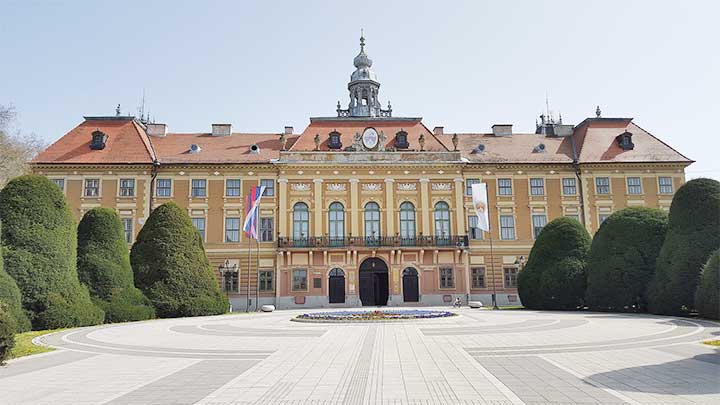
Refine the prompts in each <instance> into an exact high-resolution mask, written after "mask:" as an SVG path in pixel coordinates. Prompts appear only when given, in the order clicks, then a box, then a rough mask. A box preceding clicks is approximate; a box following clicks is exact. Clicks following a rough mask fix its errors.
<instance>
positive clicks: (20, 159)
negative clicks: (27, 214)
mask: <svg viewBox="0 0 720 405" xmlns="http://www.w3.org/2000/svg"><path fill="white" fill-rule="evenodd" d="M15 114H16V113H15V109H14V108H13V107H12V106H4V105H0V188H3V187H4V186H5V184H6V183H7V182H8V181H9V180H10V179H12V178H14V177H17V176H20V175H22V174H25V173H27V172H28V171H29V169H30V166H29V162H30V160H31V159H32V158H33V157H34V156H35V155H37V153H38V152H40V151H41V150H42V149H43V147H44V143H43V142H42V141H41V140H40V139H39V138H38V137H37V136H36V135H35V134H32V133H31V134H23V133H22V132H20V131H15V133H14V134H11V133H10V124H11V123H13V121H14V120H15Z"/></svg>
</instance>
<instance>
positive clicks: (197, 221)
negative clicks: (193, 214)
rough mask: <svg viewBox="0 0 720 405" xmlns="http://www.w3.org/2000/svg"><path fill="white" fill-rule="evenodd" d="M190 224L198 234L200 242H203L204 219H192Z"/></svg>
mask: <svg viewBox="0 0 720 405" xmlns="http://www.w3.org/2000/svg"><path fill="white" fill-rule="evenodd" d="M192 224H193V226H194V227H195V228H196V229H197V230H198V232H200V236H202V240H203V241H205V218H192Z"/></svg>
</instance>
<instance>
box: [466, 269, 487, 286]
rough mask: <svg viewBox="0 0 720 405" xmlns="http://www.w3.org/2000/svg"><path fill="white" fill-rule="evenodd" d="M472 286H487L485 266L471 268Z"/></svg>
mask: <svg viewBox="0 0 720 405" xmlns="http://www.w3.org/2000/svg"><path fill="white" fill-rule="evenodd" d="M470 277H471V278H472V288H485V267H473V268H472V269H470Z"/></svg>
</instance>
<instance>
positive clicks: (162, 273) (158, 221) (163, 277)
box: [130, 202, 228, 317]
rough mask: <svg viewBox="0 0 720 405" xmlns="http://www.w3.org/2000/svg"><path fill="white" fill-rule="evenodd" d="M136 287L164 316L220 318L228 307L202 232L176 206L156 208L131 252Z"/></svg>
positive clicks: (168, 204) (159, 314) (160, 314)
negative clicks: (211, 316)
mask: <svg viewBox="0 0 720 405" xmlns="http://www.w3.org/2000/svg"><path fill="white" fill-rule="evenodd" d="M130 261H131V263H132V268H133V272H134V274H135V285H136V286H137V287H138V288H140V289H141V290H142V291H143V292H144V293H145V295H146V296H147V297H148V298H149V299H150V301H151V302H152V304H153V306H154V307H155V311H156V313H157V315H158V316H160V317H181V316H200V315H217V314H222V313H225V311H226V310H227V308H228V301H227V298H226V297H225V296H224V295H223V294H222V292H220V287H219V286H218V284H217V281H216V280H215V275H214V273H213V270H212V267H211V266H210V261H209V260H208V258H207V256H206V255H205V249H204V248H203V244H202V240H201V239H200V234H199V233H198V232H197V230H196V229H195V227H194V226H193V225H192V222H191V220H190V217H189V216H188V214H187V212H186V211H184V210H183V209H181V208H180V207H178V206H177V205H176V204H175V203H174V202H168V203H165V204H163V205H161V206H159V207H157V208H156V209H155V210H154V211H153V212H152V214H150V217H149V218H148V219H147V222H146V223H145V226H143V228H142V229H141V230H140V233H139V234H138V236H137V240H136V241H135V244H134V245H133V247H132V250H131V253H130Z"/></svg>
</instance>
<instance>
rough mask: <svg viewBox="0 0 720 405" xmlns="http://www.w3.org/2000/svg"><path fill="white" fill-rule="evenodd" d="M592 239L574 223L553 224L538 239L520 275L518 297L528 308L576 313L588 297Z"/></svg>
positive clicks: (562, 221)
mask: <svg viewBox="0 0 720 405" xmlns="http://www.w3.org/2000/svg"><path fill="white" fill-rule="evenodd" d="M589 249H590V235H589V234H588V233H587V231H586V230H585V227H583V225H582V224H581V223H580V222H578V221H577V220H575V219H571V218H566V217H561V218H557V219H555V220H553V221H551V222H550V223H549V224H547V225H546V226H545V228H543V230H542V231H541V232H540V235H538V237H537V240H535V244H534V245H533V247H532V250H531V251H530V256H529V257H528V261H527V264H526V265H525V267H524V268H523V269H522V270H521V271H520V274H519V275H518V294H519V295H520V300H521V301H522V304H523V305H524V306H525V307H526V308H530V309H577V308H578V307H580V306H582V305H583V298H584V296H585V266H586V263H585V261H586V259H587V254H588V250H589Z"/></svg>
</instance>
